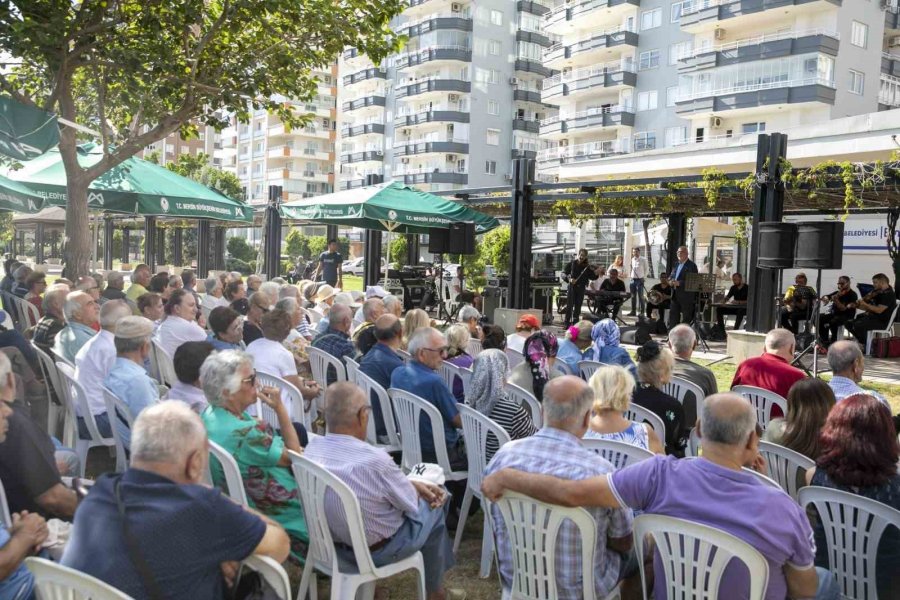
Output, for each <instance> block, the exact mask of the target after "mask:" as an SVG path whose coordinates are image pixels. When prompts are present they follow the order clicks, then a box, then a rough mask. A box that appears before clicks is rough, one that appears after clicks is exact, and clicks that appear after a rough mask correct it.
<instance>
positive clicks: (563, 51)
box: [544, 28, 638, 69]
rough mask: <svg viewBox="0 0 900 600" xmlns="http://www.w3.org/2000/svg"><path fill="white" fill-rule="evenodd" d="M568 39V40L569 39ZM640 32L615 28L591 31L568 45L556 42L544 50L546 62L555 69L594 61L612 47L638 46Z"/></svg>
mask: <svg viewBox="0 0 900 600" xmlns="http://www.w3.org/2000/svg"><path fill="white" fill-rule="evenodd" d="M567 41H568V40H567ZM637 45H638V34H637V33H635V32H633V31H629V30H627V29H621V28H615V29H611V30H608V31H600V32H596V33H591V34H589V35H587V36H584V37H582V38H579V39H577V40H574V41H572V42H570V43H568V44H566V45H564V44H562V43H558V44H554V45H553V46H550V47H549V48H547V49H546V50H545V51H544V64H546V65H547V66H548V67H552V68H554V69H559V68H561V67H563V66H565V65H571V64H575V63H587V62H594V61H596V60H598V59H600V58H601V57H602V56H604V55H605V54H606V52H605V51H608V50H610V49H612V48H616V47H619V46H621V49H623V50H624V49H626V48H628V47H633V48H637Z"/></svg>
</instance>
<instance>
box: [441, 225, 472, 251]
mask: <svg viewBox="0 0 900 600" xmlns="http://www.w3.org/2000/svg"><path fill="white" fill-rule="evenodd" d="M448 235H449V236H450V239H449V240H447V252H449V253H450V254H475V223H454V224H453V225H451V226H450V229H449V230H448Z"/></svg>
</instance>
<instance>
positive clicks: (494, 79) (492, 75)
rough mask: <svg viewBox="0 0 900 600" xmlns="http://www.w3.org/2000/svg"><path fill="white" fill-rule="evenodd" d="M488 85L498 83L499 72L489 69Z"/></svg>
mask: <svg viewBox="0 0 900 600" xmlns="http://www.w3.org/2000/svg"><path fill="white" fill-rule="evenodd" d="M488 83H500V71H498V70H497V69H489V70H488Z"/></svg>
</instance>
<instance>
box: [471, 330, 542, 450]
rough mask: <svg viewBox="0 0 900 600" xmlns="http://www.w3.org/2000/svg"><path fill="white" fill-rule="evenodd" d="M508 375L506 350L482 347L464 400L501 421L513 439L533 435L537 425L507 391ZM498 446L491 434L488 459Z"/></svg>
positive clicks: (499, 423)
mask: <svg viewBox="0 0 900 600" xmlns="http://www.w3.org/2000/svg"><path fill="white" fill-rule="evenodd" d="M508 375H509V359H508V358H507V357H506V353H505V352H504V351H503V350H497V349H496V348H492V349H489V350H482V351H481V353H480V354H479V355H478V356H477V357H475V362H474V363H472V381H471V383H470V384H469V395H468V396H467V397H466V398H465V402H466V404H468V405H469V406H472V407H473V408H475V410H477V411H478V412H480V413H481V414H483V415H484V416H486V417H488V418H489V419H491V420H493V421H494V422H496V423H497V424H498V425H500V427H502V428H503V429H504V430H505V431H506V433H508V434H509V437H510V439H512V440H520V439H522V438H525V437H528V436H530V435H534V434H535V433H536V432H537V429H536V428H535V426H534V421H533V420H532V418H531V415H530V414H529V413H528V411H527V410H525V407H524V406H522V404H520V403H519V402H517V401H515V400H512V399H510V398H509V396H508V395H507V393H506V377H507V376H508ZM497 448H499V443H498V441H497V438H496V437H495V436H494V434H488V436H487V441H486V442H485V449H486V455H487V459H488V460H490V459H491V457H493V456H494V453H495V452H497Z"/></svg>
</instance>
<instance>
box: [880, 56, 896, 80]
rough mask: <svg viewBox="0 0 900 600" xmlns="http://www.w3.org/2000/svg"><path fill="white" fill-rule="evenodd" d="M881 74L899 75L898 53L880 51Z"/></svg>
mask: <svg viewBox="0 0 900 600" xmlns="http://www.w3.org/2000/svg"><path fill="white" fill-rule="evenodd" d="M881 74H882V75H890V76H891V77H900V55H897V54H890V53H888V52H882V53H881Z"/></svg>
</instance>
